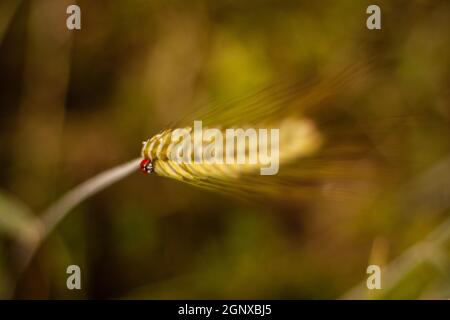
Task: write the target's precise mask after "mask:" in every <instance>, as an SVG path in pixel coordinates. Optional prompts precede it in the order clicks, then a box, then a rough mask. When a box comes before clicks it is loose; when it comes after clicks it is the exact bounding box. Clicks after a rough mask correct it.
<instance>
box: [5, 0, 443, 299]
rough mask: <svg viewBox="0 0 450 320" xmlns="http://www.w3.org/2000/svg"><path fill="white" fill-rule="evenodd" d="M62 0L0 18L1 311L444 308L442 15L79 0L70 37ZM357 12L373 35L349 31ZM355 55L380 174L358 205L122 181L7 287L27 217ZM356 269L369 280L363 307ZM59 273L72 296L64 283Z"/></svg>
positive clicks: (310, 5)
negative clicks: (181, 129) (213, 105)
mask: <svg viewBox="0 0 450 320" xmlns="http://www.w3.org/2000/svg"><path fill="white" fill-rule="evenodd" d="M74 3H75V1H67V0H63V1H61V0H33V1H27V0H22V1H20V0H2V1H1V3H0V106H1V109H0V117H1V118H0V150H1V152H0V168H1V169H0V179H1V180H0V181H1V183H0V188H1V192H0V297H2V298H51V299H58V298H69V299H72V298H73V299H80V298H81V299H90V298H142V299H155V298H163V299H166V298H182V299H196V298H254V299H259V298H266V299H271V298H275V299H279V298H295V299H316V298H325V299H335V298H364V299H365V298H389V299H394V298H406V299H418V298H421V299H428V298H450V262H449V258H450V245H449V237H450V225H449V223H448V222H446V221H447V220H446V219H448V218H449V212H450V211H449V205H450V196H449V181H450V157H449V151H450V141H449V136H450V126H449V118H450V105H449V101H450V99H449V84H450V67H449V66H450V64H449V59H450V43H449V32H448V31H449V30H450V3H449V2H448V1H445V0H442V1H438V0H436V1H419V0H416V1H400V0H396V1H376V3H375V2H372V1H350V0H343V1H300V0H295V1H290V0H288V1H274V0H259V1H226V0H214V1H197V0H195V1H167V0H164V1H156V0H150V1H146V0H129V1H115V0H114V1H87V0H86V1H76V4H78V5H79V6H80V7H81V24H82V29H81V30H79V31H69V30H67V28H66V18H67V14H66V8H67V6H68V5H70V4H74ZM370 4H378V5H379V6H380V7H381V10H382V30H376V31H370V30H368V29H367V28H366V18H367V16H368V15H367V14H366V8H367V6H368V5H370ZM372 57H376V59H377V61H378V63H379V65H377V64H375V67H374V68H373V69H374V70H373V72H372V74H371V76H370V82H369V86H370V88H369V89H367V90H366V91H365V94H364V95H359V96H358V97H357V98H355V99H356V100H354V102H353V104H352V105H351V108H349V111H348V112H349V113H350V115H351V116H352V117H355V118H357V119H360V120H362V121H363V123H367V124H370V128H371V130H370V131H368V132H369V133H370V134H371V137H372V139H373V140H374V141H375V143H376V145H377V146H378V149H379V152H380V154H381V155H382V156H383V158H384V161H385V163H386V165H388V166H390V168H391V169H390V171H389V174H388V175H385V176H383V177H382V178H381V177H380V179H379V180H378V181H377V183H376V184H373V185H372V184H369V185H364V186H362V188H364V191H365V192H361V193H358V194H356V195H354V196H348V195H347V196H345V197H342V198H341V199H336V198H333V199H330V200H329V201H321V202H320V203H313V204H308V205H304V204H303V203H301V201H300V200H299V201H298V203H283V204H280V203H274V204H273V205H271V206H267V205H261V204H260V203H257V202H253V203H248V202H242V201H239V200H237V199H234V198H232V197H229V196H226V195H221V194H216V193H212V192H208V191H204V190H201V189H197V188H193V187H191V186H188V185H184V184H180V183H178V182H176V181H171V180H169V179H164V178H160V177H156V176H144V175H141V174H137V173H136V174H133V175H132V176H130V177H128V178H126V179H125V180H123V181H120V182H119V183H117V184H115V185H114V186H112V187H111V188H109V189H106V190H104V191H102V192H100V193H99V194H97V195H95V196H94V197H92V198H91V199H89V200H87V201H85V202H84V203H82V204H81V205H80V206H78V207H77V208H76V210H74V211H73V212H71V213H70V214H69V215H68V217H67V218H66V219H65V220H64V221H63V222H62V224H61V225H60V226H58V228H57V229H56V230H55V232H53V233H52V234H51V236H50V237H49V238H48V239H47V240H46V241H45V243H44V244H43V246H42V247H41V248H40V249H39V251H38V252H37V254H36V256H35V258H34V259H33V261H32V263H31V264H30V265H29V267H28V268H27V269H26V270H25V272H24V273H23V274H21V275H19V274H18V270H17V264H16V258H17V246H16V243H17V242H18V240H20V239H23V238H24V234H29V230H30V228H31V227H30V226H31V225H33V223H34V221H35V219H36V217H37V216H38V215H39V213H40V212H42V211H43V210H44V209H45V208H46V207H47V206H48V205H49V204H51V203H52V202H53V201H54V200H56V199H57V198H58V197H59V196H61V195H62V194H63V193H64V192H65V191H67V190H70V189H71V188H72V187H73V186H75V185H77V184H78V183H81V182H82V181H84V180H86V179H88V178H89V177H91V176H93V175H95V174H96V173H98V172H100V171H102V170H105V169H107V168H109V167H113V166H115V165H117V164H120V163H122V162H125V161H127V160H129V159H132V158H134V157H136V156H138V155H139V152H140V148H141V142H142V141H143V140H145V139H146V138H147V137H149V136H151V135H152V134H154V133H157V132H158V131H159V130H161V129H163V128H165V127H166V126H167V124H168V123H170V122H172V121H176V120H178V119H179V118H180V117H182V116H183V115H185V114H186V113H189V112H191V111H192V110H194V109H195V107H198V106H202V105H205V104H207V103H209V102H210V101H227V99H230V98H234V97H238V96H241V95H243V94H245V93H246V92H247V91H249V90H252V89H254V88H255V87H258V86H260V85H263V84H265V83H267V82H268V81H270V80H271V79H273V78H280V76H281V77H282V76H283V74H289V75H292V74H295V73H298V74H302V73H305V74H322V73H324V72H325V70H327V69H329V68H330V66H331V67H333V68H337V67H339V66H346V65H348V64H350V63H353V62H358V61H360V60H364V59H370V58H372ZM380 61H381V62H380ZM243 116H245V115H243ZM335 120H338V119H335ZM436 228H438V229H436ZM433 230H437V231H434V233H432V236H431V237H428V235H429V234H430V232H433ZM427 237H428V238H427ZM413 245H415V246H414V247H413V249H412V250H409V251H408V249H409V248H410V247H411V246H413ZM399 257H400V258H399ZM372 263H376V264H379V265H380V266H381V267H382V270H383V271H386V272H385V273H383V278H382V285H383V290H379V291H377V292H376V293H374V292H369V291H368V290H364V285H365V279H366V278H367V275H366V268H367V266H368V265H369V264H372ZM70 264H76V265H79V266H80V267H81V270H82V290H79V291H77V290H74V291H70V290H67V288H66V278H67V275H66V268H67V266H68V265H70ZM385 276H386V277H385ZM384 277H385V278H384ZM361 285H362V286H361Z"/></svg>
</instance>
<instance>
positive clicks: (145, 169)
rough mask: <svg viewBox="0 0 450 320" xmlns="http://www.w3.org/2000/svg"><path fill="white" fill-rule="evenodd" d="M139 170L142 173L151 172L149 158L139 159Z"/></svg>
mask: <svg viewBox="0 0 450 320" xmlns="http://www.w3.org/2000/svg"><path fill="white" fill-rule="evenodd" d="M141 171H142V172H143V173H152V172H153V164H152V161H151V160H150V159H143V160H142V161H141Z"/></svg>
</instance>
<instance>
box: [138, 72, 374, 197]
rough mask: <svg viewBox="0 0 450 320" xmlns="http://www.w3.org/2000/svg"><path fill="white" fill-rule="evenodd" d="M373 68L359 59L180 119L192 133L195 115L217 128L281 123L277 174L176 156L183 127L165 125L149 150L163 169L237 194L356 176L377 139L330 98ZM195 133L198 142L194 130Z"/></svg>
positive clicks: (309, 187)
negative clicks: (172, 153)
mask: <svg viewBox="0 0 450 320" xmlns="http://www.w3.org/2000/svg"><path fill="white" fill-rule="evenodd" d="M368 70H369V68H368V66H367V65H354V66H351V67H348V68H345V69H344V70H343V71H341V72H339V73H337V74H335V75H332V76H329V77H326V78H322V79H313V80H308V81H303V82H302V81H291V82H288V81H283V82H280V83H278V84H275V85H271V86H268V87H266V88H264V89H261V90H258V91H257V92H256V93H254V94H250V95H248V96H245V97H244V98H240V99H237V100H234V101H232V102H230V103H228V104H225V105H224V106H222V107H220V106H214V107H212V108H211V109H205V108H204V109H202V110H201V111H199V112H196V113H194V114H193V115H192V116H191V117H188V118H185V119H183V121H184V123H182V124H180V127H181V128H183V129H184V130H186V131H187V132H189V133H191V132H192V131H193V127H192V123H189V122H188V121H195V120H200V121H202V123H203V125H204V126H205V128H216V129H218V130H219V131H220V132H221V135H222V136H225V135H226V129H228V128H243V129H249V128H255V129H261V128H264V129H278V130H279V158H278V159H279V170H277V172H276V173H277V174H276V175H273V176H267V177H263V176H261V168H262V167H263V164H262V163H261V162H256V163H252V164H235V163H205V162H203V163H195V162H193V161H181V162H180V161H174V160H173V159H170V157H168V156H167V154H168V152H169V153H170V148H171V141H172V140H171V135H172V134H173V132H174V130H176V128H169V129H166V130H164V131H162V132H161V133H160V134H158V135H155V136H153V137H152V138H151V139H149V140H148V141H147V142H145V143H144V147H143V149H142V157H143V158H144V159H148V160H150V161H151V162H152V164H153V170H154V172H155V173H156V174H157V175H160V176H164V177H168V178H171V179H176V180H179V181H182V182H185V183H189V184H191V185H194V186H198V187H201V188H206V189H211V190H217V191H222V192H226V193H231V194H236V195H242V194H251V195H264V196H267V195H269V196H276V197H280V196H282V197H286V196H288V195H291V196H292V197H296V198H299V197H305V196H310V195H313V194H314V192H316V191H317V190H319V189H321V188H323V187H324V186H325V185H327V184H328V183H329V182H330V181H335V180H340V179H355V178H356V177H357V176H359V175H361V174H360V173H358V172H357V170H356V169H355V168H357V166H355V163H356V162H357V161H362V160H363V159H368V158H370V156H371V151H373V147H372V145H371V143H370V141H369V140H368V139H365V138H364V133H363V132H361V131H358V130H356V128H357V126H356V125H355V124H354V123H352V120H351V117H349V116H345V115H344V113H343V112H342V111H341V110H337V109H335V108H334V107H333V104H330V103H328V101H329V100H332V99H331V98H332V97H336V96H337V95H338V94H339V93H342V92H347V93H349V92H351V90H352V86H353V85H354V83H356V82H359V81H361V79H363V78H364V77H365V76H366V75H367V71H368ZM336 112H338V113H341V114H338V118H339V121H338V122H337V125H335V124H332V123H330V122H329V121H328V120H327V118H330V117H329V115H330V114H333V116H335V114H336ZM190 139H191V140H192V141H191V143H192V144H193V143H194V141H193V139H194V138H192V137H191V138H190ZM248 151H249V150H248V146H246V148H245V149H244V150H243V151H242V152H243V153H245V154H244V155H243V156H248ZM257 152H258V153H259V152H261V151H260V149H258V151H257ZM234 156H235V157H237V156H239V154H237V153H235V154H234ZM257 158H258V159H259V158H260V154H258V155H257ZM190 160H192V159H190ZM366 171H370V170H366Z"/></svg>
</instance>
